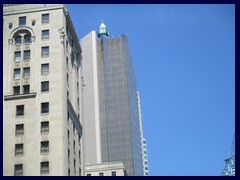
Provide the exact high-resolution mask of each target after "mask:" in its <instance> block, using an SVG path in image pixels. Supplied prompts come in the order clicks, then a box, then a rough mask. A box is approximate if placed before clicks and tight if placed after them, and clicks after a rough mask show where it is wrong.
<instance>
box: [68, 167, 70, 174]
mask: <svg viewBox="0 0 240 180" xmlns="http://www.w3.org/2000/svg"><path fill="white" fill-rule="evenodd" d="M68 176H70V169H69V168H68Z"/></svg>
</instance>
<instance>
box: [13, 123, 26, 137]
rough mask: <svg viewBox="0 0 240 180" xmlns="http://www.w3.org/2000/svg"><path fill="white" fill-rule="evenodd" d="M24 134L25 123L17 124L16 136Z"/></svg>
mask: <svg viewBox="0 0 240 180" xmlns="http://www.w3.org/2000/svg"><path fill="white" fill-rule="evenodd" d="M23 134H24V124H17V125H16V131H15V135H16V136H22V135H23Z"/></svg>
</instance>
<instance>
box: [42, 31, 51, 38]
mask: <svg viewBox="0 0 240 180" xmlns="http://www.w3.org/2000/svg"><path fill="white" fill-rule="evenodd" d="M42 39H49V30H42Z"/></svg>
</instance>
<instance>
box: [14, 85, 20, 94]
mask: <svg viewBox="0 0 240 180" xmlns="http://www.w3.org/2000/svg"><path fill="white" fill-rule="evenodd" d="M18 94H20V86H15V87H13V95H18Z"/></svg>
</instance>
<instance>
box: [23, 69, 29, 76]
mask: <svg viewBox="0 0 240 180" xmlns="http://www.w3.org/2000/svg"><path fill="white" fill-rule="evenodd" d="M29 77H30V68H29V67H28V68H23V78H29Z"/></svg>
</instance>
